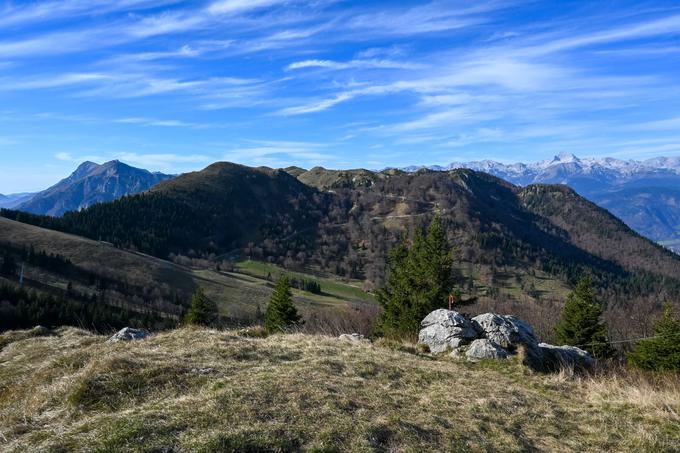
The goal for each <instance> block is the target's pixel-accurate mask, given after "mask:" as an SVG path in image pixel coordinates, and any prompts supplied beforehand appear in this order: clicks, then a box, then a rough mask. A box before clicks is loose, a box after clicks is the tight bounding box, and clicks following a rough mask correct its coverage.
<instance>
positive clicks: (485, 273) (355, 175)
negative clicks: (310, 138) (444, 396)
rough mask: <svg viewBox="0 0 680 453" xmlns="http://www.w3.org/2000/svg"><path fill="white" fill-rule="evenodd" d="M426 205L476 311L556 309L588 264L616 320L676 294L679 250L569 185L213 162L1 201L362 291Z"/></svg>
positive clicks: (47, 221)
mask: <svg viewBox="0 0 680 453" xmlns="http://www.w3.org/2000/svg"><path fill="white" fill-rule="evenodd" d="M291 173H294V174H297V178H296V177H295V176H294V174H291ZM302 181H305V182H306V184H305V183H303V182H302ZM308 184H309V185H308ZM312 184H313V185H314V186H317V187H312ZM436 214H439V215H440V216H441V217H442V219H443V221H444V223H445V225H446V228H447V235H448V238H449V241H450V242H451V244H453V245H454V247H455V250H456V274H457V275H456V282H457V283H456V284H457V286H459V287H460V288H461V289H462V291H463V294H464V297H465V298H467V299H471V300H477V301H479V302H480V303H484V304H487V305H484V307H489V306H488V304H496V305H493V307H489V308H496V307H497V305H498V304H500V305H503V306H504V307H508V304H516V305H515V308H516V309H517V310H526V311H527V313H526V314H525V313H524V311H522V312H521V314H523V315H524V316H525V317H530V316H531V313H532V312H533V311H536V310H538V309H541V310H545V311H546V312H550V313H553V312H554V313H557V310H555V308H554V307H555V306H557V305H559V304H561V303H562V296H563V294H564V293H565V292H566V290H567V289H568V287H569V286H570V285H572V284H573V283H574V282H575V281H576V279H577V278H578V277H579V276H580V275H582V274H583V273H591V274H593V277H594V280H595V282H596V284H597V285H598V286H599V288H600V289H601V292H602V295H603V296H606V300H608V301H609V302H610V306H611V307H612V308H611V309H612V310H614V312H615V313H616V316H620V317H623V316H624V315H625V316H628V315H629V314H630V313H631V311H630V307H631V304H635V305H636V313H639V314H640V315H641V316H643V315H645V316H646V313H647V311H648V310H656V309H658V308H659V307H660V305H661V303H662V302H663V301H664V300H676V299H677V298H678V296H680V257H676V256H675V255H673V254H671V253H669V252H668V251H666V250H664V249H663V248H662V247H659V246H657V245H655V244H654V243H652V242H650V241H648V240H646V239H644V238H642V237H641V236H639V235H638V234H636V233H634V232H633V231H632V230H631V229H630V228H628V227H627V226H626V225H625V224H624V223H622V222H621V221H619V220H618V219H616V218H615V217H613V216H612V215H610V214H609V213H607V212H606V211H604V210H602V209H601V208H598V207H597V206H596V205H594V204H593V203H590V202H588V201H586V200H585V199H583V198H582V197H580V196H579V195H577V194H576V193H575V192H574V191H573V190H571V189H568V188H566V187H564V186H545V185H536V186H528V187H525V188H522V187H517V186H514V185H512V184H510V183H508V182H505V181H503V180H502V179H500V178H497V177H495V176H492V175H489V174H486V173H481V172H476V171H473V170H464V169H460V170H452V171H447V172H437V171H428V170H422V171H418V172H416V173H406V172H402V171H398V170H389V171H384V172H377V173H376V172H370V171H368V170H348V171H336V170H324V169H322V168H315V169H312V170H310V172H300V169H288V171H284V170H274V169H270V168H250V167H245V166H241V165H236V164H230V163H216V164H213V165H211V166H209V167H207V168H206V169H205V170H203V171H200V172H194V173H190V174H186V175H182V176H179V177H178V178H176V179H173V180H169V181H165V182H162V183H161V184H159V185H157V186H156V187H154V188H153V189H152V190H150V191H148V192H145V193H142V194H138V195H134V196H128V197H124V198H122V199H120V200H117V201H114V202H112V203H106V204H98V205H95V206H92V207H90V208H88V209H85V210H83V211H81V212H72V213H68V214H66V215H65V216H64V217H63V218H61V219H55V218H49V217H41V216H31V215H28V214H25V213H19V212H15V211H3V215H4V216H7V217H10V218H12V219H16V220H19V221H23V222H29V223H34V224H37V225H40V226H44V227H48V228H53V229H59V230H62V231H68V232H71V233H75V234H78V235H82V236H86V237H90V238H93V239H101V240H103V241H107V242H111V243H113V244H115V245H116V246H118V247H122V248H130V249H134V250H138V251H141V252H145V253H149V254H152V255H155V256H158V257H161V258H168V257H169V256H170V254H173V255H174V256H177V255H186V256H188V257H191V258H202V259H207V260H214V259H217V260H221V259H226V258H236V257H238V256H241V257H250V258H252V259H255V260H261V261H269V262H273V263H276V264H279V265H281V266H284V267H285V268H286V269H292V270H295V269H308V270H310V269H311V270H313V271H314V272H318V273H326V274H333V275H338V276H342V277H345V278H351V279H359V280H363V281H364V282H365V287H366V288H367V289H369V290H370V289H373V288H376V287H379V286H380V285H381V284H382V283H383V282H384V279H385V263H386V261H387V256H388V253H389V250H390V248H391V246H392V245H393V244H395V243H396V242H397V240H398V239H399V238H400V237H402V236H403V234H405V233H406V232H408V231H410V232H411V233H412V232H413V231H414V230H415V229H416V228H419V227H420V226H422V225H425V224H427V223H428V222H429V221H430V220H431V219H432V218H433V216H434V215H436ZM643 308H644V309H643ZM614 312H612V313H614ZM612 316H614V314H612ZM529 320H530V321H533V322H536V321H535V320H533V319H531V318H530V319H529ZM641 325H642V321H641Z"/></svg>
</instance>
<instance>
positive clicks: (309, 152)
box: [224, 140, 336, 166]
mask: <svg viewBox="0 0 680 453" xmlns="http://www.w3.org/2000/svg"><path fill="white" fill-rule="evenodd" d="M328 148H329V145H327V144H323V143H315V142H302V141H276V140H247V141H246V144H245V146H241V147H238V148H235V149H232V150H229V151H228V152H227V153H226V154H225V155H224V160H228V161H236V162H247V163H251V164H253V165H268V166H288V165H290V164H291V163H292V162H297V163H298V164H300V163H303V164H305V165H318V164H320V163H322V162H329V161H333V160H336V157H335V155H334V154H333V153H332V152H330V150H329V149H328Z"/></svg>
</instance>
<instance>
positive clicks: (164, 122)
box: [114, 117, 216, 129]
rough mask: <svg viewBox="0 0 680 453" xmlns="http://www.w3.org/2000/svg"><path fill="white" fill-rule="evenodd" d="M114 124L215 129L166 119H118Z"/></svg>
mask: <svg viewBox="0 0 680 453" xmlns="http://www.w3.org/2000/svg"><path fill="white" fill-rule="evenodd" d="M114 122H115V123H119V124H138V125H140V126H155V127H184V128H190V129H207V128H211V127H216V126H215V125H213V124H203V123H194V122H188V121H181V120H168V119H158V118H145V117H129V118H119V119H116V120H114Z"/></svg>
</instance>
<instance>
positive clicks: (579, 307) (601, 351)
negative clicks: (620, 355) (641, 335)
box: [555, 276, 612, 358]
mask: <svg viewBox="0 0 680 453" xmlns="http://www.w3.org/2000/svg"><path fill="white" fill-rule="evenodd" d="M601 316H602V304H601V303H600V302H599V301H598V300H597V295H596V293H595V290H594V289H593V287H592V282H591V279H590V277H589V276H585V277H583V278H581V280H579V282H578V284H577V285H576V289H574V291H573V292H572V293H571V294H569V297H568V298H567V302H566V304H565V306H564V310H563V311H562V318H561V319H560V321H559V322H558V323H557V326H555V340H556V342H557V343H558V344H566V345H572V346H578V347H580V348H582V349H584V350H586V351H588V352H589V353H590V354H592V355H593V357H597V358H605V357H608V356H610V355H611V353H612V350H611V347H610V346H609V343H608V341H607V327H606V326H605V324H604V323H602V322H601V321H600V317H601Z"/></svg>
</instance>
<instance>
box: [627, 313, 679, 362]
mask: <svg viewBox="0 0 680 453" xmlns="http://www.w3.org/2000/svg"><path fill="white" fill-rule="evenodd" d="M653 332H654V333H653V336H652V338H649V339H647V340H642V341H640V342H639V343H638V344H637V345H635V349H634V350H633V352H632V353H631V354H629V355H628V362H629V363H630V364H631V365H633V366H636V367H638V368H643V369H646V370H654V371H680V321H678V319H677V318H675V317H674V316H673V312H672V310H671V307H670V306H666V308H665V309H664V313H663V316H662V317H661V319H659V320H658V321H657V322H656V323H655V324H654V329H653Z"/></svg>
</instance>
